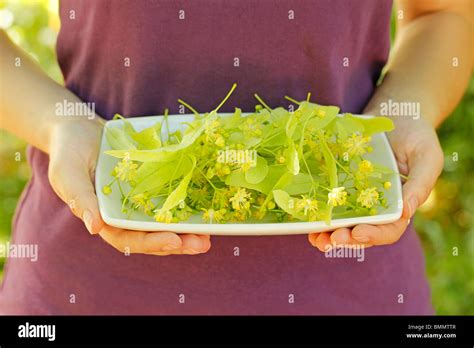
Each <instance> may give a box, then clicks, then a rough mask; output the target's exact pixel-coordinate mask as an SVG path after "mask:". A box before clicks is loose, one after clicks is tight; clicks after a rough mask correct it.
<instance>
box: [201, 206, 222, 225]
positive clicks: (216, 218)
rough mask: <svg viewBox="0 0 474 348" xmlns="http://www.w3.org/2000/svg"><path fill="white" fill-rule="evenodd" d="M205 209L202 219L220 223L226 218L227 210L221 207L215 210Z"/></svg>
mask: <svg viewBox="0 0 474 348" xmlns="http://www.w3.org/2000/svg"><path fill="white" fill-rule="evenodd" d="M202 210H203V211H204V214H202V219H203V220H204V221H206V222H209V223H211V224H212V223H214V222H217V223H220V222H222V221H223V220H225V214H226V212H227V211H226V210H225V209H219V210H214V209H202Z"/></svg>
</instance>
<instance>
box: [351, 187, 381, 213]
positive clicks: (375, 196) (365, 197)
mask: <svg viewBox="0 0 474 348" xmlns="http://www.w3.org/2000/svg"><path fill="white" fill-rule="evenodd" d="M379 197H380V196H379V193H378V192H377V189H376V188H375V187H371V188H368V189H365V190H362V191H361V192H360V193H359V197H357V203H360V205H361V206H363V207H365V208H372V207H373V206H374V205H376V204H377V203H378V200H379Z"/></svg>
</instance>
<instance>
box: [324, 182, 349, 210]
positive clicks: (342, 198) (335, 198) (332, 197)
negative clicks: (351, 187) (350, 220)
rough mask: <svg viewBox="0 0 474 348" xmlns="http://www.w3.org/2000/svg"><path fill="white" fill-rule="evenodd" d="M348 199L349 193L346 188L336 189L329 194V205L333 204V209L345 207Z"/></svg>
mask: <svg viewBox="0 0 474 348" xmlns="http://www.w3.org/2000/svg"><path fill="white" fill-rule="evenodd" d="M346 199H347V192H346V191H345V187H343V186H341V187H335V188H333V189H332V190H331V191H330V192H329V193H328V204H332V206H333V207H337V206H338V205H344V204H345V203H346Z"/></svg>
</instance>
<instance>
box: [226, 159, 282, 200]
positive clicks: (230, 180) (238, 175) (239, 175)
mask: <svg viewBox="0 0 474 348" xmlns="http://www.w3.org/2000/svg"><path fill="white" fill-rule="evenodd" d="M285 173H288V171H287V170H286V168H285V167H284V166H269V167H268V173H267V175H266V176H265V180H263V181H261V182H259V183H258V184H252V183H249V182H248V181H247V180H246V179H245V173H243V172H239V171H235V172H232V173H230V174H229V175H228V176H227V177H226V179H225V184H226V185H228V186H235V187H245V188H247V189H250V190H255V191H258V192H262V193H264V194H266V195H268V194H269V193H270V192H271V190H272V189H273V187H274V186H276V184H277V183H278V181H279V180H280V178H281V177H282V175H284V174H285Z"/></svg>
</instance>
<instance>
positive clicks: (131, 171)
mask: <svg viewBox="0 0 474 348" xmlns="http://www.w3.org/2000/svg"><path fill="white" fill-rule="evenodd" d="M137 168H138V165H137V164H136V163H133V162H131V161H130V160H129V159H128V158H127V157H125V158H124V159H122V160H121V161H120V162H119V163H117V165H116V166H115V175H116V176H117V177H118V178H119V179H120V180H122V181H132V180H133V179H134V178H135V176H136V174H137Z"/></svg>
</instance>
